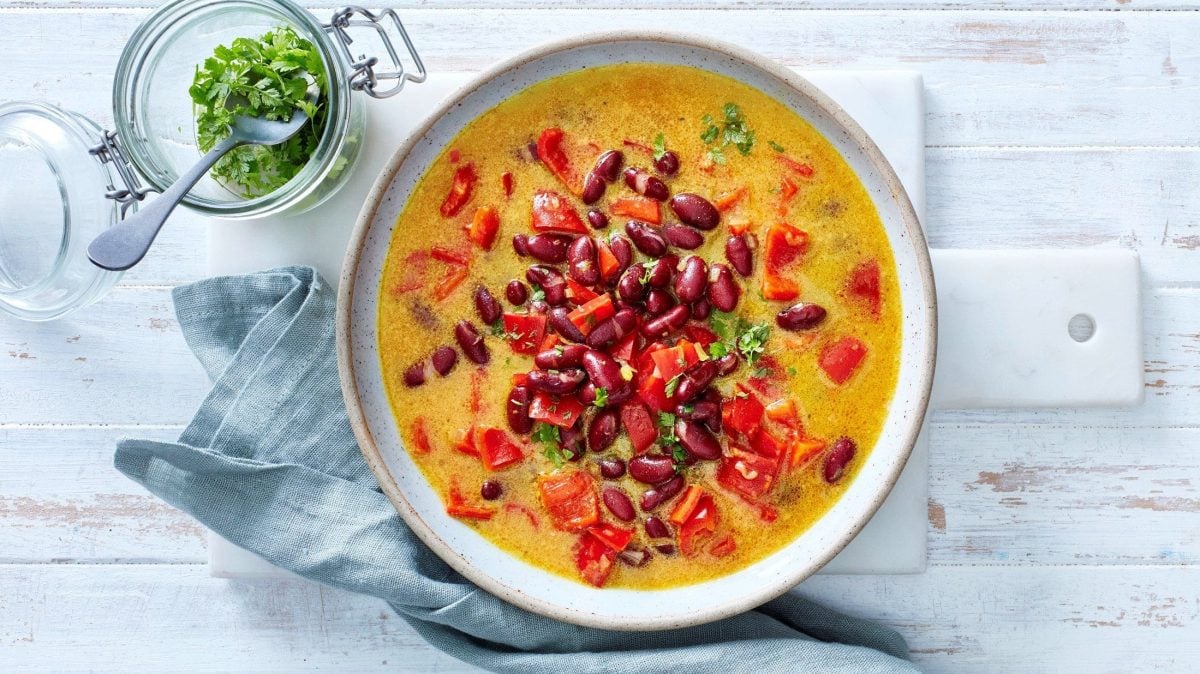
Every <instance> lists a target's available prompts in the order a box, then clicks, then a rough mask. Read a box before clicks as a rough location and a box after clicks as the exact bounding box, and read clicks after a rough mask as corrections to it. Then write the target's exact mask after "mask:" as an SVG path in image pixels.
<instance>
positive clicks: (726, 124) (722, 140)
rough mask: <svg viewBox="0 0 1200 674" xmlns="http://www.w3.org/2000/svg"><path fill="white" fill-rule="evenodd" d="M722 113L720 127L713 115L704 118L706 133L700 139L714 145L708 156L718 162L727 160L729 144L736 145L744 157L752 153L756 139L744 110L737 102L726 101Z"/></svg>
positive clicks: (709, 149)
mask: <svg viewBox="0 0 1200 674" xmlns="http://www.w3.org/2000/svg"><path fill="white" fill-rule="evenodd" d="M721 115H722V117H723V118H724V119H723V120H722V123H721V126H719V127H718V126H717V125H716V124H715V123H714V122H713V118H712V115H705V116H704V118H703V120H702V121H703V122H704V126H705V129H704V133H702V134H700V140H702V141H704V144H705V145H710V146H712V147H709V148H708V158H709V159H710V160H712V161H713V162H714V163H716V164H724V163H725V162H726V158H725V148H726V147H727V146H729V145H732V146H734V147H736V148H737V151H738V152H739V153H741V155H742V156H743V157H744V156H746V155H748V154H750V150H751V149H753V148H754V141H755V135H754V131H752V130H751V129H750V127H749V126H747V124H746V120H745V118H744V117H742V110H741V108H739V107H738V106H737V104H735V103H726V104H725V105H724V106H723V107H722V108H721ZM718 141H719V142H718Z"/></svg>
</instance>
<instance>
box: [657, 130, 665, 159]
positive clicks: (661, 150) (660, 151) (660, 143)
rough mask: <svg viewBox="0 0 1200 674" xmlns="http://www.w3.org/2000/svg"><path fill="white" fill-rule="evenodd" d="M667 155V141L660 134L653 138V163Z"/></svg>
mask: <svg viewBox="0 0 1200 674" xmlns="http://www.w3.org/2000/svg"><path fill="white" fill-rule="evenodd" d="M666 154H667V139H666V137H665V136H663V135H662V134H661V133H660V134H658V135H657V136H655V137H654V161H658V160H659V159H662V158H663V156H664V155H666Z"/></svg>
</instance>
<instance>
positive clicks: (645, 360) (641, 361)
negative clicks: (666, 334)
mask: <svg viewBox="0 0 1200 674" xmlns="http://www.w3.org/2000/svg"><path fill="white" fill-rule="evenodd" d="M665 348H667V345H666V344H663V343H662V342H650V343H649V344H646V346H645V348H643V349H642V350H641V351H640V352H638V354H637V356H635V358H636V360H637V362H636V363H634V366H635V367H637V369H638V370H639V371H640V370H642V368H649V369H650V370H653V369H654V358H653V357H652V356H653V355H654V352H655V351H658V350H659V349H665Z"/></svg>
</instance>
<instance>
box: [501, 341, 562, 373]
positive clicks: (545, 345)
mask: <svg viewBox="0 0 1200 674" xmlns="http://www.w3.org/2000/svg"><path fill="white" fill-rule="evenodd" d="M560 341H561V340H560V339H559V338H558V334H557V333H554V332H550V331H549V330H547V331H546V336H545V337H543V338H542V342H541V344H538V348H537V352H538V353H541V352H543V351H549V350H550V349H553V348H554V347H556V346H558V343H559V342H560ZM513 376H514V377H515V376H516V375H513Z"/></svg>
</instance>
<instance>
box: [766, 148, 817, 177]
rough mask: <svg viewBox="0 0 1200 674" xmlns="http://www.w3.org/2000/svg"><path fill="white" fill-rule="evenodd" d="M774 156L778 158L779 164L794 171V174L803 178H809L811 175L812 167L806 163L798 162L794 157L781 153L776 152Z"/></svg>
mask: <svg viewBox="0 0 1200 674" xmlns="http://www.w3.org/2000/svg"><path fill="white" fill-rule="evenodd" d="M775 158H776V159H778V160H779V163H780V164H783V165H784V166H786V167H788V168H789V169H791V170H792V171H793V172H794V173H796V175H799V176H801V177H803V178H811V177H812V176H813V167H811V166H809V165H808V164H805V163H803V162H798V161H796V160H795V159H792V158H791V157H789V156H787V155H783V154H777V155H775Z"/></svg>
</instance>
